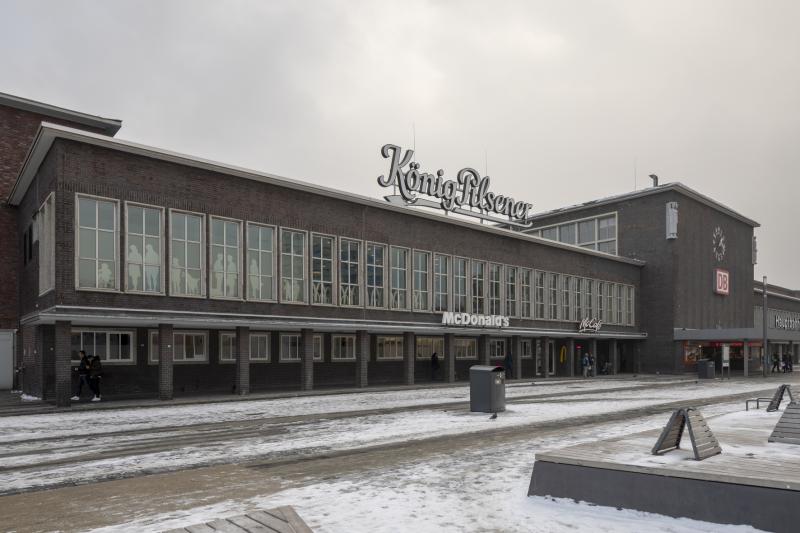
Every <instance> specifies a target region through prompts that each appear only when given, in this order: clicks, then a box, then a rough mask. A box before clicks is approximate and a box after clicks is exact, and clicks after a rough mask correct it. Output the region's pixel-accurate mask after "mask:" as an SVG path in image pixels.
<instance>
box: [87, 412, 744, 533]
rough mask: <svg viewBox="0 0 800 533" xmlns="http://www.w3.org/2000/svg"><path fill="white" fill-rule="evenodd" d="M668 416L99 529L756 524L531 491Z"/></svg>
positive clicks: (625, 529)
mask: <svg viewBox="0 0 800 533" xmlns="http://www.w3.org/2000/svg"><path fill="white" fill-rule="evenodd" d="M741 408H742V406H741V403H740V402H736V403H729V404H716V405H711V406H707V407H705V408H704V414H705V416H706V417H713V416H714V415H718V414H721V413H727V412H732V411H736V410H740V409H741ZM665 422H666V419H665V416H664V415H654V416H648V417H642V418H638V419H634V420H631V421H624V422H614V423H606V424H598V425H594V426H584V427H572V428H569V429H564V430H559V431H549V432H546V433H544V434H540V435H538V436H537V435H536V434H535V433H533V436H532V437H531V439H530V440H529V441H527V442H525V443H523V444H519V443H517V444H514V445H508V444H503V445H495V446H489V447H487V448H484V449H480V450H475V449H469V450H463V449H462V450H456V451H454V452H453V453H450V454H447V455H445V454H442V455H439V456H437V457H435V458H433V459H427V460H419V461H408V462H404V463H401V464H397V465H392V466H390V467H386V468H383V469H376V470H370V471H367V472H359V473H355V474H348V475H343V476H341V477H340V478H338V479H332V480H323V481H312V480H309V484H308V485H305V486H300V487H293V488H288V489H286V490H283V491H281V492H278V493H276V494H273V495H270V496H265V497H255V498H249V499H246V500H239V501H237V500H234V499H230V500H225V501H223V502H220V503H217V504H213V505H206V506H198V507H194V508H189V509H185V510H176V511H173V512H171V513H165V514H159V515H151V516H148V515H147V514H146V513H141V512H140V513H139V514H136V513H134V514H133V515H132V516H131V521H130V522H128V523H126V524H120V525H117V526H112V527H106V528H102V529H97V530H95V533H120V532H123V533H124V532H137V533H138V532H144V531H163V530H166V529H170V528H176V527H185V526H188V525H191V524H196V523H201V522H205V521H210V520H213V519H216V518H220V517H229V516H235V515H238V514H243V513H245V512H247V511H250V510H254V509H269V508H273V507H276V506H279V505H292V506H294V507H295V509H296V510H297V511H298V513H299V514H300V516H301V517H302V518H303V519H304V520H305V521H306V522H307V523H308V524H309V526H310V527H311V528H312V529H313V530H314V531H316V532H318V533H326V532H327V533H334V532H356V533H357V532H369V533H382V532H387V533H388V532H392V533H394V532H397V531H414V532H415V533H428V532H430V533H447V532H462V531H465V532H482V531H504V532H515V531H526V532H546V533H562V532H564V533H566V532H597V531H608V532H620V533H640V532H642V531H647V532H664V533H667V532H668V533H688V532H698V531H702V532H724V533H733V532H750V531H756V530H755V529H753V528H751V527H749V526H723V525H719V524H711V523H707V522H699V521H695V520H690V519H675V518H670V517H666V516H661V515H656V514H651V513H644V512H639V511H631V510H617V509H613V508H609V507H599V506H594V505H589V504H585V503H574V502H572V501H569V500H551V499H548V498H540V497H528V496H527V492H528V485H529V483H530V477H531V470H532V467H533V462H534V459H535V455H536V453H538V452H541V451H545V450H549V449H553V448H560V447H563V446H571V445H575V444H580V443H585V442H592V441H596V440H600V439H607V438H612V437H617V436H621V435H625V434H629V433H632V432H640V431H645V430H649V429H656V428H659V427H661V426H663V424H664V423H665ZM649 446H652V443H649Z"/></svg>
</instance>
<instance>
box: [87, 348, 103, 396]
mask: <svg viewBox="0 0 800 533" xmlns="http://www.w3.org/2000/svg"><path fill="white" fill-rule="evenodd" d="M102 377H103V364H102V363H101V362H100V356H99V355H95V356H94V357H92V360H91V363H90V365H89V387H91V389H92V392H93V393H94V398H92V401H93V402H99V401H100V379H101V378H102Z"/></svg>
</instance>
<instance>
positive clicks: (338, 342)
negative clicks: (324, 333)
mask: <svg viewBox="0 0 800 533" xmlns="http://www.w3.org/2000/svg"><path fill="white" fill-rule="evenodd" d="M355 360H356V337H355V335H334V336H333V351H332V352H331V361H355Z"/></svg>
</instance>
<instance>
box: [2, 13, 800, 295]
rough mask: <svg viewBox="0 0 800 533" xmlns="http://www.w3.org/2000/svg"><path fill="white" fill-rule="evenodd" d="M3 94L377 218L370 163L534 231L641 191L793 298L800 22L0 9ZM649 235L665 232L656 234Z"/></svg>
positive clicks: (787, 18) (664, 16)
mask: <svg viewBox="0 0 800 533" xmlns="http://www.w3.org/2000/svg"><path fill="white" fill-rule="evenodd" d="M0 13H2V16H0V65H2V69H1V70H0V72H2V74H1V75H0V92H7V93H12V94H16V95H19V96H24V97H28V98H32V99H35V100H41V101H45V102H48V103H52V104H55V105H60V106H63V107H68V108H74V109H79V110H82V111H86V112H90V113H95V114H99V115H103V116H111V117H114V118H121V119H123V121H124V123H123V128H122V130H121V131H120V133H119V134H118V137H120V138H123V139H129V140H135V141H138V142H142V143H145V144H152V145H156V146H159V147H164V148H169V149H172V150H177V151H182V152H187V153H190V154H194V155H199V156H202V157H205V158H209V159H217V160H220V161H223V162H227V163H233V164H237V165H241V166H245V167H251V168H255V169H258V170H263V171H267V172H272V173H275V174H280V175H284V176H288V177H293V178H298V179H303V180H306V181H311V182H317V183H321V184H325V185H328V186H332V187H336V188H340V189H343V190H346V191H353V192H359V193H362V194H368V195H371V196H375V197H380V196H382V194H383V191H382V190H381V189H380V188H379V187H378V186H377V184H376V180H375V178H376V177H377V176H378V175H379V174H381V173H384V172H385V171H386V165H385V161H384V160H383V159H382V158H381V157H380V156H379V149H380V146H381V145H382V144H384V143H386V142H392V143H395V144H400V145H403V146H410V145H411V144H412V142H413V133H412V132H413V131H414V130H416V147H417V154H418V157H417V159H418V160H419V161H420V162H421V163H422V166H423V167H425V168H433V169H436V168H443V169H445V171H446V173H447V174H448V175H452V174H454V173H455V172H456V171H457V170H458V169H459V168H461V167H464V166H473V167H476V168H478V169H480V170H481V171H485V167H486V166H487V163H488V171H489V175H491V177H492V180H493V188H495V189H496V190H497V191H499V192H503V193H506V194H510V195H512V196H515V197H517V198H519V199H527V200H528V201H530V202H531V203H533V204H534V211H543V210H547V209H552V208H556V207H561V206H564V205H568V204H573V203H577V202H581V201H586V200H591V199H594V198H597V197H600V196H604V195H608V194H617V193H622V192H627V191H630V190H633V189H634V188H635V187H637V188H642V187H644V186H646V185H647V184H648V183H649V182H650V180H649V179H648V178H647V175H648V174H651V173H655V174H658V175H659V176H660V177H661V181H662V183H663V182H667V181H681V182H683V183H685V184H687V185H688V186H690V187H692V188H694V189H697V190H698V191H700V192H702V193H704V194H707V195H709V196H712V197H714V198H716V199H718V200H719V201H721V202H723V203H725V204H727V205H729V206H730V207H732V208H734V209H736V210H737V211H740V212H741V213H743V214H745V215H747V216H749V217H751V218H754V219H756V220H757V221H759V222H760V223H761V224H762V228H760V229H759V230H757V235H758V238H759V248H760V256H759V265H758V266H757V267H756V275H757V276H758V277H759V278H760V276H762V275H764V274H766V275H768V276H769V278H770V281H772V282H775V283H779V284H784V285H789V286H792V287H794V288H800V281H798V278H799V276H798V268H797V266H796V265H798V264H800V244H798V240H799V239H798V235H797V230H796V229H795V227H796V226H797V219H798V207H800V180H798V179H797V177H798V169H799V168H800V32H798V31H797V21H798V20H800V3H798V2H793V1H785V2H784V1H776V0H771V1H769V2H763V1H755V0H754V1H749V2H742V1H731V0H725V1H713V2H712V1H686V2H681V1H671V2H648V1H629V2H624V1H606V2H599V1H581V2H578V1H558V2H557V1H550V2H532V1H520V2H513V1H507V2H486V1H485V0H484V1H478V2H461V1H439V2H431V1H417V0H403V1H402V2H397V3H390V2H378V1H365V2H358V1H321V0H319V1H312V2H301V1H291V2H290V1H286V2H277V1H275V2H270V1H266V0H263V1H252V2H245V1H239V2H224V3H223V2H211V1H206V2H203V1H197V0H191V1H170V2H155V1H153V2H121V1H115V2H106V1H94V2H86V1H84V2H75V1H71V2H60V1H59V2H56V1H52V2H44V1H20V2H11V1H0ZM658 216H663V215H662V214H660V213H659V214H658Z"/></svg>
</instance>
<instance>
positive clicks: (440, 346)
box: [417, 337, 444, 359]
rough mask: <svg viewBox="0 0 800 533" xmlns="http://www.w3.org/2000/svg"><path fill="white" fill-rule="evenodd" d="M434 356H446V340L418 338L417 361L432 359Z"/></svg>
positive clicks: (440, 338)
mask: <svg viewBox="0 0 800 533" xmlns="http://www.w3.org/2000/svg"><path fill="white" fill-rule="evenodd" d="M433 354H436V355H437V357H443V356H444V338H443V337H417V359H430V358H431V356H432V355H433Z"/></svg>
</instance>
